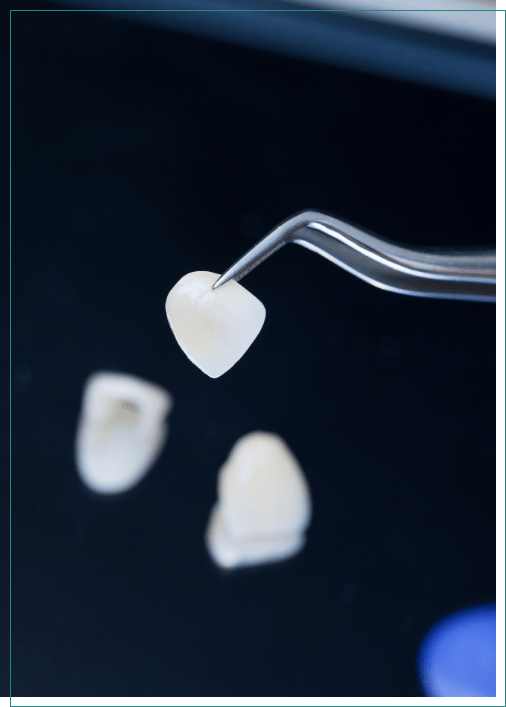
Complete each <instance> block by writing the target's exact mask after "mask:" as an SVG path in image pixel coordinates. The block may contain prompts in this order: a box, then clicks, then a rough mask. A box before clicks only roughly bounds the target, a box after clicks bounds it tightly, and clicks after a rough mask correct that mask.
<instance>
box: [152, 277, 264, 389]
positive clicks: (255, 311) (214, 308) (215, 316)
mask: <svg viewBox="0 0 506 707" xmlns="http://www.w3.org/2000/svg"><path fill="white" fill-rule="evenodd" d="M218 277H219V275H218V274H216V273H212V272H205V271H199V272H192V273H189V274H188V275H185V276H184V277H183V278H181V280H179V282H177V283H176V284H175V285H174V287H173V288H172V290H171V291H170V292H169V294H168V296H167V301H166V303H165V309H166V312H167V318H168V320H169V324H170V327H171V329H172V331H173V333H174V336H175V337H176V340H177V342H178V344H179V345H180V346H181V348H182V349H183V351H184V352H185V354H186V355H187V356H188V358H189V359H190V361H192V363H194V364H195V365H196V366H198V368H200V369H201V370H202V371H203V372H204V373H206V374H207V375H208V376H210V377H211V378H218V377H219V376H221V375H223V374H224V373H225V372H226V371H228V370H229V369H230V368H232V366H233V365H234V364H236V363H237V361H238V360H239V359H240V358H241V357H242V356H244V354H245V353H246V351H247V350H248V349H249V347H250V346H251V344H252V343H253V341H254V340H255V339H256V337H257V336H258V334H259V333H260V330H261V328H262V326H263V323H264V321H265V307H264V306H263V304H262V303H261V302H260V300H259V299H257V298H256V297H255V296H254V295H252V294H251V292H248V290H246V289H245V288H244V287H242V285H239V283H237V282H236V281H235V280H230V281H229V282H227V283H226V284H225V285H222V286H221V287H219V288H218V289H216V290H213V289H212V286H213V284H214V283H215V282H216V280H217V279H218Z"/></svg>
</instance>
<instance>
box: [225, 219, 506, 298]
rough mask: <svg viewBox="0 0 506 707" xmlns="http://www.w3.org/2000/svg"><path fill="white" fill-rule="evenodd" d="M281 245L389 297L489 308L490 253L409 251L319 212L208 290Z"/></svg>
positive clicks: (286, 227) (254, 251)
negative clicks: (307, 253) (450, 301)
mask: <svg viewBox="0 0 506 707" xmlns="http://www.w3.org/2000/svg"><path fill="white" fill-rule="evenodd" d="M286 243H298V244H299V245H302V246H304V247H305V248H309V250H312V251H314V252H315V253H319V254H320V255H323V257H324V258H327V259H328V260H330V261H331V262H333V263H335V264H336V265H339V266H340V267H342V268H344V270H347V271H348V272H350V273H352V274H353V275H356V276H357V277H359V278H361V279H362V280H365V282H368V283H370V284H371V285H375V286H376V287H380V288H381V289H383V290H389V291H390V292H399V293H400V294H404V295H414V296H417V297H434V298H442V299H460V300H472V301H475V302H495V283H496V277H495V262H496V253H495V249H494V248H474V249H473V248H466V249H462V248H457V249H454V248H439V247H437V248H436V247H433V248H428V247H423V248H418V247H415V248H413V247H412V246H409V247H408V246H404V245H400V244H397V243H393V242H392V241H389V240H386V239H385V238H380V237H379V236H376V235H374V234H373V233H371V232H369V231H367V230H365V229H363V228H361V227H359V226H355V225H353V224H351V223H348V222H346V221H342V220H341V219H339V218H336V217H335V216H331V215H330V214H326V213H323V212H322V211H313V210H310V211H300V212H299V213H296V214H294V215H293V216H290V217H289V218H287V219H286V220H285V221H282V222H281V223H280V224H279V225H278V226H276V227H275V228H273V229H272V231H270V232H269V233H268V234H267V235H266V236H264V237H263V238H262V240H260V241H259V242H258V243H257V244H256V245H254V246H253V247H252V248H250V250H248V251H247V252H246V253H245V254H244V255H243V256H242V257H241V258H239V260H237V261H236V262H235V263H234V264H233V265H232V266H230V267H229V268H228V270H226V271H225V272H224V273H223V275H221V276H220V277H219V278H218V279H217V280H216V282H215V283H214V285H213V290H214V289H216V288H217V287H220V286H221V285H224V284H225V283H226V282H228V281H229V280H231V279H235V280H236V281H237V282H239V280H241V279H242V278H243V277H244V276H245V275H247V274H248V273H249V272H251V271H252V270H254V269H255V268H256V267H257V265H260V263H261V262H262V261H264V260H265V259H266V258H268V257H269V256H270V255H272V254H273V253H275V252H276V251H277V250H279V249H280V248H281V247H282V246H284V245H285V244H286Z"/></svg>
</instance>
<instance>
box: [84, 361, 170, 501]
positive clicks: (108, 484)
mask: <svg viewBox="0 0 506 707" xmlns="http://www.w3.org/2000/svg"><path fill="white" fill-rule="evenodd" d="M172 405H173V401H172V396H171V395H170V394H169V393H168V392H167V391H166V390H164V389H163V388H160V387H159V386H157V385H154V384H152V383H148V382H147V381H144V380H142V379H140V378H136V377H134V376H129V375H124V374H120V373H105V372H98V373H94V374H93V375H91V376H90V377H89V378H88V380H87V381H86V384H85V386H84V392H83V402H82V409H81V415H80V419H79V423H78V427H77V435H76V464H77V469H78V473H79V476H80V478H81V479H82V481H83V483H84V484H85V485H86V486H88V488H90V489H91V490H92V491H95V492H97V493H102V494H116V493H121V492H123V491H127V490H128V489H130V488H132V487H133V486H135V485H136V484H138V483H139V481H140V480H141V479H142V478H143V477H144V476H145V475H146V474H147V472H148V471H149V469H150V468H151V467H152V466H153V464H154V463H155V461H156V459H157V458H158V456H159V455H160V453H161V451H162V449H163V446H164V444H165V440H166V438H167V434H168V425H167V424H166V422H165V417H166V416H167V415H168V413H169V412H170V411H171V409H172Z"/></svg>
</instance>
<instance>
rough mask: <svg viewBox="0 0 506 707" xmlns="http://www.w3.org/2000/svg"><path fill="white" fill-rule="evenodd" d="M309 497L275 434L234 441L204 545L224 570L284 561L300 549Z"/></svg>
mask: <svg viewBox="0 0 506 707" xmlns="http://www.w3.org/2000/svg"><path fill="white" fill-rule="evenodd" d="M311 513H312V509H311V495H310V491H309V486H308V483H307V481H306V478H305V476H304V473H303V471H302V469H301V467H300V465H299V463H298V461H297V459H296V458H295V456H294V455H293V453H292V452H291V451H290V449H289V447H288V445H287V444H286V443H285V442H284V441H283V440H282V439H281V437H279V436H278V435H275V434H271V433H266V432H252V433H250V434H248V435H245V436H244V437H242V438H241V439H239V440H238V441H237V442H236V444H235V445H234V447H233V448H232V450H231V452H230V455H229V457H228V459H227V461H226V462H225V464H224V465H223V466H222V467H221V469H220V470H219V473H218V503H217V504H216V505H215V506H214V508H213V510H212V511H211V516H210V519H209V523H208V527H207V530H206V535H205V542H206V545H207V548H208V551H209V553H210V555H211V557H212V558H213V560H214V561H215V562H216V563H217V564H218V565H220V566H221V567H225V568H233V567H238V566H240V565H254V564H260V563H264V562H274V561H277V560H282V559H286V558H288V557H291V556H292V555H295V554H296V553H297V552H299V551H300V550H301V549H302V547H303V546H304V544H305V531H306V529H307V528H308V526H309V523H310V521H311Z"/></svg>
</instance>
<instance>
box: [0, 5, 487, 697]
mask: <svg viewBox="0 0 506 707" xmlns="http://www.w3.org/2000/svg"><path fill="white" fill-rule="evenodd" d="M12 36H13V64H12V77H13V97H12V115H13V136H12V151H13V219H12V268H13V290H12V297H13V300H12V310H13V467H12V530H13V535H12V550H13V562H12V587H13V602H12V627H13V641H12V658H13V673H12V677H13V683H12V686H13V695H16V696H49V695H51V696H100V695H101V696H259V697H260V696H266V695H269V696H315V695H316V696H337V697H341V696H380V697H381V696H401V697H402V696H410V695H414V696H418V695H421V693H420V691H419V687H418V683H417V677H416V653H417V649H418V646H419V643H420V641H421V640H422V638H423V636H424V634H425V632H426V631H427V630H428V629H429V628H430V626H431V625H432V624H433V623H434V622H436V621H437V620H438V619H439V618H441V617H442V616H444V615H445V614H447V613H450V612H451V611H453V610H456V609H459V608H462V607H465V606H468V605H472V604H475V603H479V602H484V601H493V600H494V588H495V566H494V558H495V512H494V509H495V497H494V489H495V421H494V406H495V396H494V381H495V353H494V352H495V307H494V306H493V305H489V304H481V303H469V302H452V301H438V300H425V299H418V298H414V297H413V298H411V297H404V296H401V295H395V294H390V293H386V292H382V291H380V290H378V289H376V288H373V287H371V286H368V285H367V284H365V283H364V282H362V281H360V280H358V279H356V278H354V277H352V276H351V275H348V274H347V273H345V272H343V271H340V270H339V269H338V268H336V267H335V266H334V265H332V264H331V263H329V262H327V261H325V260H324V259H323V258H320V257H319V256H317V255H315V254H313V253H310V252H308V251H306V250H304V249H302V248H300V247H297V246H288V247H286V248H284V249H283V250H282V251H281V252H279V253H277V254H275V255H274V256H273V257H272V258H269V260H268V261H266V262H265V263H263V264H262V266H261V267H259V268H258V269H257V270H255V272H253V273H251V274H250V275H248V277H247V279H246V280H245V281H244V283H243V284H244V285H245V286H246V287H247V288H248V289H249V290H250V291H251V292H252V293H253V294H255V295H256V296H257V297H259V299H260V300H261V301H262V302H263V303H264V304H265V306H266V309H267V318H266V322H265V325H264V328H263V330H262V331H261V333H260V335H259V337H258V339H257V340H256V342H255V343H254V344H253V346H252V347H251V349H250V351H249V352H248V353H247V354H246V355H245V356H244V358H243V359H242V360H241V361H240V362H239V363H238V364H237V365H236V366H235V367H234V368H233V369H232V370H231V371H230V372H229V373H227V374H225V375H224V376H223V377H222V378H219V379H216V380H212V379H209V378H207V377H206V376H205V375H204V374H203V373H201V372H200V371H199V370H198V369H197V368H196V367H195V366H193V365H192V364H191V363H190V362H189V361H188V360H187V358H186V357H185V355H184V354H183V353H182V351H181V350H180V349H179V347H178V346H177V344H176V342H175V340H174V338H173V336H172V334H171V332H170V329H169V326H168V324H167V320H166V315H165V311H164V301H165V298H166V296H167V293H168V291H169V290H170V289H171V287H172V286H173V285H174V284H175V282H176V281H177V280H178V279H179V278H180V277H182V276H183V275H184V274H186V273H187V272H190V271H194V270H210V271H213V272H216V273H221V272H222V271H223V270H224V269H225V268H227V267H228V266H229V265H230V264H231V263H232V262H233V261H234V260H235V259H237V258H238V257H239V256H240V255H241V254H242V253H243V252H244V251H245V250H246V249H247V248H248V247H249V246H250V245H252V244H253V243H254V242H255V241H256V240H258V239H259V238H260V237H261V236H262V235H263V234H264V233H265V232H267V230H269V229H270V228H272V227H273V226H274V225H275V224H276V223H278V222H280V221H281V220H283V219H284V218H286V217H287V216H289V215H290V214H291V213H294V212H296V211H300V210H301V209H304V208H317V209H321V210H324V211H328V212H330V213H334V214H336V215H338V216H340V217H342V218H344V219H347V220H350V221H353V222H355V223H358V224H360V225H362V226H364V227H365V228H368V229H370V230H372V231H374V232H377V233H380V234H382V235H383V236H385V237H387V238H391V239H392V240H395V241H399V242H403V243H406V244H410V243H411V244H414V245H446V246H451V245H455V246H466V245H479V244H480V243H482V244H490V243H492V242H493V240H494V232H495V226H494V212H495V208H494V196H495V185H494V170H495V167H494V131H495V126H494V112H495V107H494V105H493V104H492V102H488V101H485V100H480V99H474V98H470V97H465V96H461V95H459V94H452V93H449V92H448V93H445V92H443V91H438V90H435V89H428V88H421V87H419V86H414V85H410V84H404V83H401V82H395V81H393V80H388V79H381V78H377V77H370V76H368V75H366V74H360V73H358V72H357V73H355V72H351V71H348V70H344V69H343V70H339V69H336V68H330V67H325V66H322V65H319V64H311V63H310V62H302V61H296V60H293V59H288V58H283V57H280V56H274V55H269V54H263V53H260V52H255V51H253V50H247V49H241V48H238V47H233V46H229V45H227V44H221V43H219V42H213V41H211V40H203V39H197V38H192V37H190V36H185V35H183V34H177V33H171V32H169V31H167V30H163V29H156V28H152V27H147V26H143V25H141V24H135V23H130V22H127V21H125V20H124V19H122V18H121V17H119V16H118V15H116V16H114V17H110V16H107V15H105V14H100V15H95V14H91V13H80V12H57V13H42V12H41V13H15V15H14V17H13V31H12ZM95 370H115V371H120V372H124V373H131V374H134V375H138V376H141V377H144V378H146V379H148V380H151V381H153V382H155V383H158V384H161V385H163V386H165V387H166V388H167V389H168V390H169V391H170V392H171V393H172V394H173V396H174V399H175V405H174V410H173V412H172V414H171V416H170V435H169V439H168V442H167V445H166V447H165V450H164V452H163V455H162V457H161V458H160V460H159V461H158V463H157V464H156V466H155V467H154V468H153V470H152V471H151V472H150V474H149V475H148V476H147V478H146V479H145V480H144V481H143V482H142V483H141V484H140V485H139V486H138V487H137V488H136V489H134V490H133V491H131V492H129V493H127V494H125V495H123V496H120V497H116V498H111V499H104V498H99V497H95V496H93V495H92V494H91V493H90V492H88V491H87V490H86V489H85V488H84V487H83V486H82V484H81V482H80V481H79V479H78V477H77V474H76V471H75V467H74V460H73V441H74V434H75V426H76V421H77V416H78V412H79V408H80V400H81V392H82V386H83V383H84V381H85V379H86V377H87V376H88V375H89V374H90V373H91V372H93V371H95ZM256 429H259V430H266V431H273V432H277V433H278V434H280V435H281V436H282V437H284V438H285V440H286V441H287V443H288V444H289V445H290V447H291V448H292V449H293V451H294V453H295V454H296V456H297V457H298V459H299V461H300V463H301V465H302V467H303V468H304V470H305V473H306V476H307V478H308V481H309V484H310V487H311V491H312V495H313V504H314V518H313V522H312V525H311V527H310V530H309V533H308V544H307V547H306V548H305V549H304V551H303V552H302V553H301V554H300V555H299V556H298V557H297V558H295V559H293V560H291V561H288V562H286V563H280V564H277V565H273V566H270V567H266V568H263V569H257V570H250V571H242V572H238V573H235V574H232V575H230V576H229V575H226V574H224V573H222V572H219V571H217V570H216V569H215V567H214V566H213V565H212V563H211V561H210V560H209V558H208V557H207V554H206V550H205V548H204V545H203V533H204V529H205V526H206V523H207V518H208V514H209V511H210V509H211V506H212V504H213V503H214V501H215V494H216V492H215V483H216V474H217V470H218V468H219V466H220V465H221V463H222V462H223V461H224V459H225V458H226V456H227V454H228V452H229V450H230V448H231V446H232V445H233V443H234V442H235V441H236V440H237V438H238V437H239V436H241V435H243V434H245V433H247V432H250V431H252V430H256Z"/></svg>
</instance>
